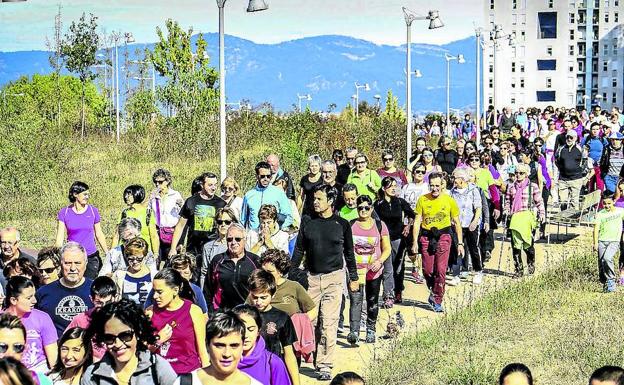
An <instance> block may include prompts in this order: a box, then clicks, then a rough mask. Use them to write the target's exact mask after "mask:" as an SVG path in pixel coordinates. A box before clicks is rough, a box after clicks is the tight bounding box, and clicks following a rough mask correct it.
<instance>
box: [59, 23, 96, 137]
mask: <svg viewBox="0 0 624 385" xmlns="http://www.w3.org/2000/svg"><path fill="white" fill-rule="evenodd" d="M96 20H97V17H95V16H93V14H89V20H87V19H86V16H85V14H84V13H83V14H82V16H81V17H80V20H79V21H78V22H75V21H73V22H72V23H71V26H70V27H69V33H67V34H65V38H64V39H63V42H62V43H61V57H62V58H63V60H64V61H65V67H66V68H67V70H68V71H69V72H73V73H75V74H77V75H78V78H79V79H80V82H81V84H82V96H81V103H80V105H81V112H80V122H81V130H80V133H81V136H83V137H84V133H85V101H84V99H85V85H86V83H87V82H89V81H92V80H93V79H95V74H94V73H93V71H92V66H93V65H95V64H97V59H96V57H95V54H96V52H97V49H98V44H99V41H100V37H99V36H98V34H97V32H96V29H97V23H96Z"/></svg>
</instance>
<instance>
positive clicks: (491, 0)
mask: <svg viewBox="0 0 624 385" xmlns="http://www.w3.org/2000/svg"><path fill="white" fill-rule="evenodd" d="M490 9H491V10H492V9H494V0H490Z"/></svg>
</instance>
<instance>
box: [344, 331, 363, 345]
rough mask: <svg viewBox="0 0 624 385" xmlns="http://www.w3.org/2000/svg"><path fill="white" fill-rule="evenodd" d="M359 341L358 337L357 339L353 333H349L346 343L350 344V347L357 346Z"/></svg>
mask: <svg viewBox="0 0 624 385" xmlns="http://www.w3.org/2000/svg"><path fill="white" fill-rule="evenodd" d="M359 340H360V337H358V335H357V334H355V333H354V332H350V333H349V334H348V335H347V342H348V343H350V344H351V345H355V344H357V343H358V341H359Z"/></svg>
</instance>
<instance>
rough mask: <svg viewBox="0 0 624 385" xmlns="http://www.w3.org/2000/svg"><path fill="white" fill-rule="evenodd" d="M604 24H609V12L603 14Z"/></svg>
mask: <svg viewBox="0 0 624 385" xmlns="http://www.w3.org/2000/svg"><path fill="white" fill-rule="evenodd" d="M604 15H605V23H608V22H609V12H605V14H604Z"/></svg>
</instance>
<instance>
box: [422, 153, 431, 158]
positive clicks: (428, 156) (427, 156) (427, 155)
mask: <svg viewBox="0 0 624 385" xmlns="http://www.w3.org/2000/svg"><path fill="white" fill-rule="evenodd" d="M423 156H424V157H425V158H433V154H423Z"/></svg>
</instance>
